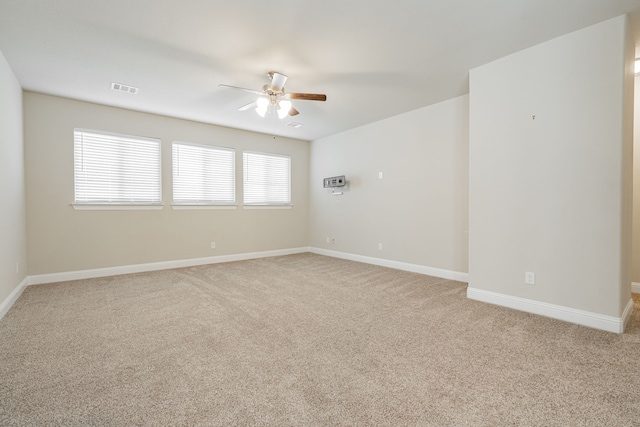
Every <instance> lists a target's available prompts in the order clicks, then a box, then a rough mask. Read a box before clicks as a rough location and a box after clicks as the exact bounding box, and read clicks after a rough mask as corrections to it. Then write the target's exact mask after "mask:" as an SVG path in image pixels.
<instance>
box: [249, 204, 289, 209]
mask: <svg viewBox="0 0 640 427" xmlns="http://www.w3.org/2000/svg"><path fill="white" fill-rule="evenodd" d="M242 208H243V209H291V208H293V205H244V206H242Z"/></svg>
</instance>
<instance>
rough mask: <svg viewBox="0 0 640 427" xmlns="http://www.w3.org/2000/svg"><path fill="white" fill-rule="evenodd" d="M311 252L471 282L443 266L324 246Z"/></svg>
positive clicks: (310, 249) (467, 276)
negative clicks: (369, 255) (340, 250)
mask: <svg viewBox="0 0 640 427" xmlns="http://www.w3.org/2000/svg"><path fill="white" fill-rule="evenodd" d="M309 252H311V253H314V254H318V255H326V256H330V257H333V258H341V259H346V260H349V261H357V262H363V263H365V264H373V265H379V266H381V267H389V268H395V269H396V270H404V271H410V272H412V273H420V274H425V275H427V276H434V277H440V278H442V279H448V280H457V281H458V282H464V283H468V282H469V274H468V273H462V272H459V271H452V270H444V269H441V268H434V267H427V266H424V265H418V264H410V263H406V262H400V261H392V260H388V259H382V258H374V257H368V256H364V255H356V254H350V253H346V252H338V251H330V250H327V249H322V248H314V247H312V248H309Z"/></svg>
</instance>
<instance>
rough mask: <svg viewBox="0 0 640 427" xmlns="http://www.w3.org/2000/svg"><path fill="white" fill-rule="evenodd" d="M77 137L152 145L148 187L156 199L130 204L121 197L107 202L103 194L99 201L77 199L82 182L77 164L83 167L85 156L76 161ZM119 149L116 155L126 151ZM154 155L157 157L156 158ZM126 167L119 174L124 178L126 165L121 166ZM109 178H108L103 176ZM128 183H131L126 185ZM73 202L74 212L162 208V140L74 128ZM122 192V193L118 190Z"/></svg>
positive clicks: (140, 200)
mask: <svg viewBox="0 0 640 427" xmlns="http://www.w3.org/2000/svg"><path fill="white" fill-rule="evenodd" d="M78 134H92V135H96V136H98V137H102V138H105V139H109V138H113V142H114V143H116V142H117V141H115V139H118V138H120V139H123V140H128V141H127V142H131V141H133V142H135V141H138V142H145V143H149V142H151V143H153V144H155V145H156V147H155V150H154V151H156V152H154V153H153V157H149V159H150V160H151V161H152V163H153V164H154V165H155V167H154V170H152V174H153V175H154V176H153V177H152V178H153V179H154V184H153V185H152V186H151V187H152V188H153V189H154V193H156V194H155V196H157V198H155V199H154V198H149V199H139V200H136V199H132V200H130V201H126V200H123V199H122V198H117V197H116V198H112V200H105V199H106V195H105V199H103V200H101V199H100V198H96V199H89V198H85V200H82V199H83V197H82V195H81V197H80V198H79V197H78V195H79V194H78V181H79V180H81V179H82V178H81V177H79V176H78V161H81V162H83V164H84V157H82V158H81V160H79V159H78V147H77V144H78V141H77V138H78ZM80 138H82V136H80ZM82 143H83V144H84V141H82ZM119 149H120V150H121V151H118V153H120V155H121V153H122V152H124V151H126V148H125V149H122V147H119ZM80 151H81V152H82V153H81V156H83V155H84V146H82V147H81V148H80ZM156 154H157V158H155V156H156ZM123 166H125V167H123V168H122V169H119V174H120V175H124V174H126V172H127V169H126V165H123ZM106 178H107V179H108V177H106ZM117 182H118V183H119V184H120V185H121V184H122V182H121V181H117ZM123 182H124V183H125V184H126V183H127V182H126V181H123ZM129 184H130V183H129ZM73 187H74V188H73V192H74V195H73V203H72V204H71V205H72V206H73V208H74V209H76V210H159V209H162V208H163V200H162V140H161V139H160V138H153V137H146V136H139V135H128V134H121V133H116V132H108V131H102V130H95V129H85V128H74V129H73ZM120 191H122V190H120Z"/></svg>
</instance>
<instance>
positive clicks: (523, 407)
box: [0, 254, 640, 426]
mask: <svg viewBox="0 0 640 427" xmlns="http://www.w3.org/2000/svg"><path fill="white" fill-rule="evenodd" d="M465 292H466V285H465V284H464V283H459V282H453V281H448V280H443V279H437V278H433V277H428V276H423V275H419V274H413V273H407V272H402V271H398V270H392V269H386V268H381V267H376V266H371V265H366V264H360V263H355V262H350V261H344V260H339V259H333V258H328V257H323V256H318V255H311V254H301V255H293V256H286V257H277V258H267V259H259V260H251V261H242V262H234V263H227V264H216V265H208V266H201V267H192V268H183V269H176V270H169V271H161V272H153V273H145V274H134V275H126V276H118V277H110V278H101V279H91V280H81V281H74V282H64V283H56V284H49V285H40V286H31V287H28V288H27V289H26V290H25V292H24V293H23V295H22V296H21V297H20V299H19V300H18V301H17V302H16V304H15V305H14V306H13V308H12V309H11V310H10V311H9V313H8V314H7V315H6V316H5V317H4V319H2V320H1V321H0V425H2V426H14V425H20V426H54V425H55V426H129V425H141V426H168V425H189V426H200V425H201V426H233V425H242V426H262V425H269V426H365V425H372V426H385V425H388V426H639V425H640V307H639V304H640V300H638V299H636V300H635V308H634V312H633V317H632V319H631V322H630V325H629V327H628V328H627V331H626V332H625V333H624V334H621V335H617V334H612V333H607V332H602V331H598V330H594V329H589V328H585V327H581V326H576V325H573V324H569V323H564V322H560V321H556V320H552V319H547V318H543V317H539V316H535V315H530V314H526V313H521V312H517V311H513V310H509V309H505V308H501V307H496V306H492V305H488V304H484V303H480V302H477V301H472V300H469V299H467V298H466V297H465ZM635 297H637V296H634V298H635Z"/></svg>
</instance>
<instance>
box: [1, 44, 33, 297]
mask: <svg viewBox="0 0 640 427" xmlns="http://www.w3.org/2000/svg"><path fill="white" fill-rule="evenodd" d="M0 194H2V203H0V303H2V301H4V300H5V299H6V298H7V297H8V296H9V294H11V292H13V290H14V289H16V287H17V286H18V285H19V284H20V283H21V282H22V281H23V280H24V279H25V277H26V275H27V229H26V213H25V184H24V148H23V136H22V89H21V87H20V84H19V83H18V80H17V79H16V77H15V75H14V74H13V71H11V68H10V67H9V64H7V61H6V60H5V58H4V56H3V55H2V53H0ZM16 266H17V271H16Z"/></svg>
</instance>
